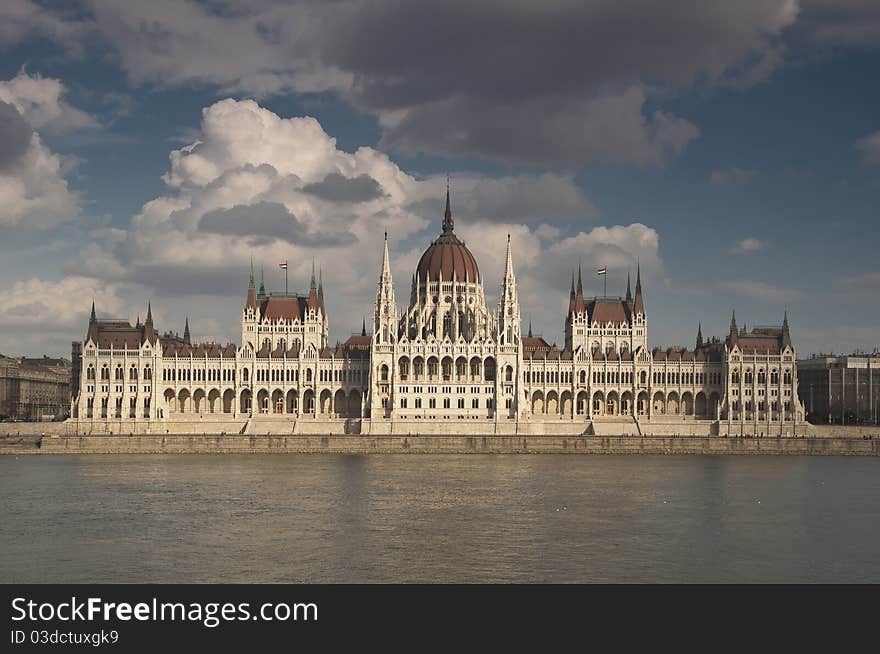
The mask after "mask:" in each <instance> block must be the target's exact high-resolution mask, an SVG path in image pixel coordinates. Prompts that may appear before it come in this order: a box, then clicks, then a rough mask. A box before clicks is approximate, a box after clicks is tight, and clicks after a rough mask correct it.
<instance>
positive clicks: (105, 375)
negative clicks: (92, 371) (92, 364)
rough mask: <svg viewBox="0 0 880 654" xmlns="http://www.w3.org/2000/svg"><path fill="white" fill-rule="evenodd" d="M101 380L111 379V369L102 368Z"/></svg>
mask: <svg viewBox="0 0 880 654" xmlns="http://www.w3.org/2000/svg"><path fill="white" fill-rule="evenodd" d="M101 379H107V380H109V379H110V368H108V367H107V366H102V367H101Z"/></svg>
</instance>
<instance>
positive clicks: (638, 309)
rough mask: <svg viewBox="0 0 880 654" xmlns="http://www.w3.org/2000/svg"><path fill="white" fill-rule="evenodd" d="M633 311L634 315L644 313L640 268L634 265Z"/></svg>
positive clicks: (638, 265) (639, 265)
mask: <svg viewBox="0 0 880 654" xmlns="http://www.w3.org/2000/svg"><path fill="white" fill-rule="evenodd" d="M633 311H634V312H635V313H641V314H644V313H645V300H644V298H643V297H642V266H641V264H639V263H637V264H636V298H635V301H634V303H633Z"/></svg>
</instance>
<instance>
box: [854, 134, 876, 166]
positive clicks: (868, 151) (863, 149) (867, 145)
mask: <svg viewBox="0 0 880 654" xmlns="http://www.w3.org/2000/svg"><path fill="white" fill-rule="evenodd" d="M856 149H858V150H859V152H860V153H861V155H862V163H865V164H868V165H873V166H876V165H880V131H876V132H874V133H872V134H868V135H867V136H865V137H863V138H861V139H859V140H858V141H857V142H856Z"/></svg>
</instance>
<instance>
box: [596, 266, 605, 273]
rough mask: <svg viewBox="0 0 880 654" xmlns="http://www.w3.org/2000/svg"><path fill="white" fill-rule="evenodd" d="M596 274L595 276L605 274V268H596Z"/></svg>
mask: <svg viewBox="0 0 880 654" xmlns="http://www.w3.org/2000/svg"><path fill="white" fill-rule="evenodd" d="M596 274H597V275H604V274H605V266H602V267H601V268H597V269H596Z"/></svg>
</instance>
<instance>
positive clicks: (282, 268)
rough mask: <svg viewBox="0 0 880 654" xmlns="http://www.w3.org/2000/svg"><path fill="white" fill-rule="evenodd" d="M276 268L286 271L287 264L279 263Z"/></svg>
mask: <svg viewBox="0 0 880 654" xmlns="http://www.w3.org/2000/svg"><path fill="white" fill-rule="evenodd" d="M278 267H279V268H281V270H287V262H286V261H285V262H283V263H279V264H278Z"/></svg>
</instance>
